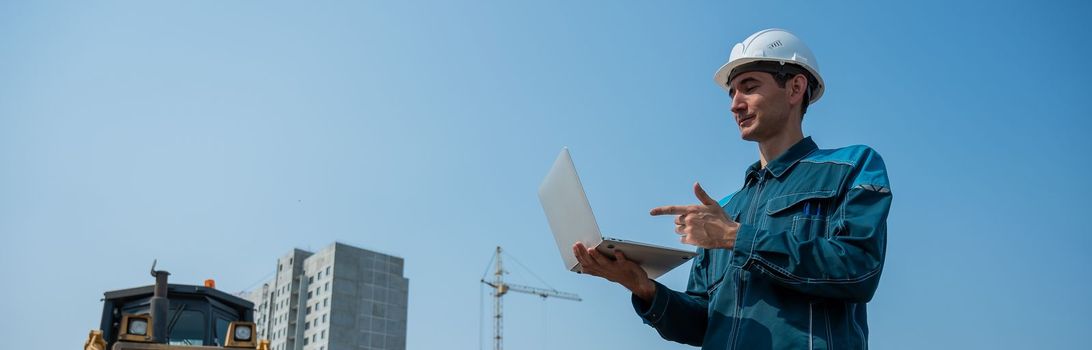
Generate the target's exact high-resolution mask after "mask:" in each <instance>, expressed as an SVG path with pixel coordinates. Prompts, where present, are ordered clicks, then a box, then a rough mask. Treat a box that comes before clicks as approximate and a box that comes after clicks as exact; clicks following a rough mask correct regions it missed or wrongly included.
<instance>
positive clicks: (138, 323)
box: [118, 314, 155, 343]
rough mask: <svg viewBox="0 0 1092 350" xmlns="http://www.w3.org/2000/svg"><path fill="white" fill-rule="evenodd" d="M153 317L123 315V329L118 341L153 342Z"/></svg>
mask: <svg viewBox="0 0 1092 350" xmlns="http://www.w3.org/2000/svg"><path fill="white" fill-rule="evenodd" d="M152 322H153V321H152V315H149V314H140V315H134V314H123V315H121V327H120V328H121V329H119V330H118V340H124V341H135V342H142V343H147V342H150V341H152V333H153V332H155V329H152V328H150V327H149V326H151V325H152Z"/></svg>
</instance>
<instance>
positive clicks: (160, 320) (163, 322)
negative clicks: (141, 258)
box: [151, 260, 171, 344]
mask: <svg viewBox="0 0 1092 350" xmlns="http://www.w3.org/2000/svg"><path fill="white" fill-rule="evenodd" d="M155 263H156V261H155V260H152V277H155V290H154V292H153V293H152V301H151V309H152V341H153V342H156V343H159V344H166V343H167V309H169V308H170V306H171V301H170V300H168V299H167V276H170V275H171V273H170V272H167V271H156V269H155Z"/></svg>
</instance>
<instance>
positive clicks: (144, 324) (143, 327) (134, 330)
mask: <svg viewBox="0 0 1092 350" xmlns="http://www.w3.org/2000/svg"><path fill="white" fill-rule="evenodd" d="M129 334H136V335H148V320H146V319H143V318H132V319H129Z"/></svg>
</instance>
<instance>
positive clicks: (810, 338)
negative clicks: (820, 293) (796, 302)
mask: <svg viewBox="0 0 1092 350" xmlns="http://www.w3.org/2000/svg"><path fill="white" fill-rule="evenodd" d="M812 305H815V303H811V302H809V303H808V349H811V350H814V349H815V339H814V338H815V336H814V335H812V334H813V332H812V320H813V319H814V318H815V317H814V316H813V315H812V311H811V309H812Z"/></svg>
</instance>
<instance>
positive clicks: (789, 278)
mask: <svg viewBox="0 0 1092 350" xmlns="http://www.w3.org/2000/svg"><path fill="white" fill-rule="evenodd" d="M751 258H752V259H754V260H757V261H758V262H761V263H762V265H759V267H760V268H764V269H770V270H773V271H776V272H778V273H780V274H783V275H784V276H779V275H776V274H772V273H771V274H770V277H773V278H776V279H777V280H779V281H782V282H785V283H790V284H812V283H816V284H851V283H860V282H861V281H864V280H867V279H868V278H870V277H872V276H873V275H875V274H877V273H879V272H880V271H881V270H882V269H883V265H882V264H881V265H879V266H878V267H876V268H875V269H872V270H870V271H868V272H865V273H864V274H862V275H861V276H859V277H856V278H807V277H800V276H797V275H794V274H792V273H789V271H787V270H785V269H782V268H781V267H779V266H777V265H775V264H773V263H770V262H769V261H766V259H763V258H762V257H760V256H755V255H752V256H751Z"/></svg>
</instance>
